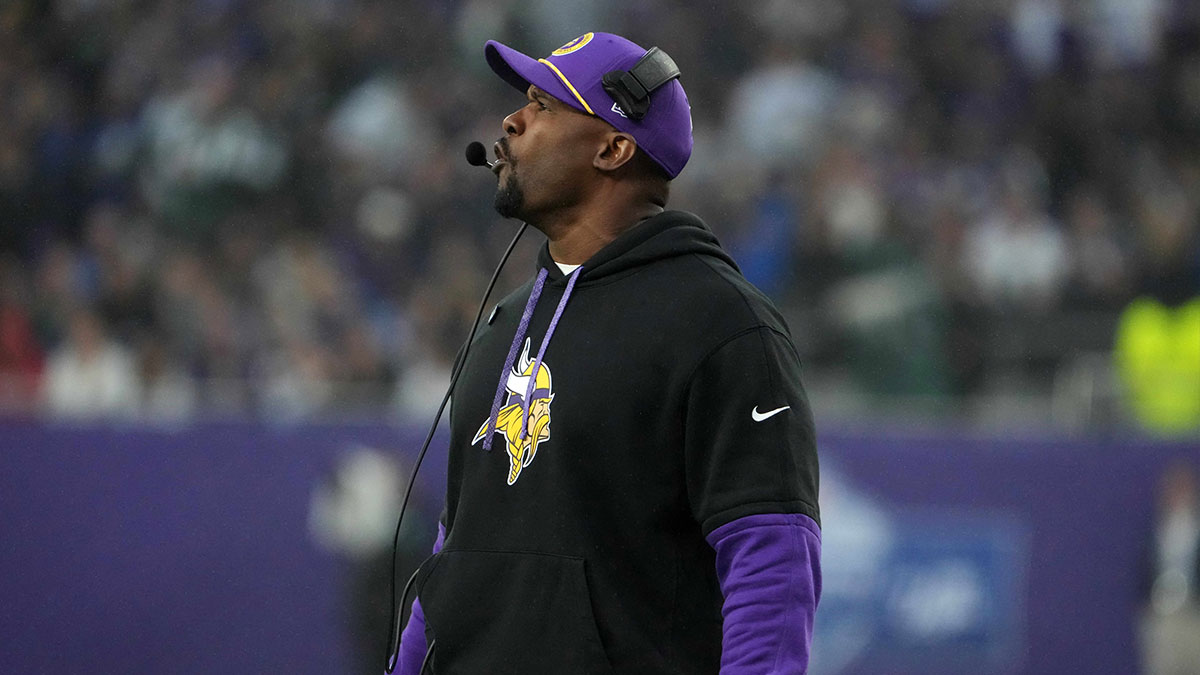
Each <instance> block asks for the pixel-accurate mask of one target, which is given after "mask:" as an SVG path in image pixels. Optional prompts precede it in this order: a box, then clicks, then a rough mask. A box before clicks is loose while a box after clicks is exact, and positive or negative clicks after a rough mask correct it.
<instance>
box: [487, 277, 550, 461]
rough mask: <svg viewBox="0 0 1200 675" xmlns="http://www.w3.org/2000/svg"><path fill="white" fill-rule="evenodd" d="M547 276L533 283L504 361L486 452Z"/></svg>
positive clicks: (489, 446) (490, 417)
mask: <svg viewBox="0 0 1200 675" xmlns="http://www.w3.org/2000/svg"><path fill="white" fill-rule="evenodd" d="M547 274H548V273H547V272H546V270H545V268H543V269H542V270H541V271H539V272H538V275H537V280H536V281H534V282H533V290H532V291H530V292H529V301H528V302H526V303H525V311H524V312H523V313H522V314H521V323H519V324H517V334H516V335H515V336H513V343H512V346H511V347H509V348H508V357H507V358H505V359H504V370H502V371H500V384H499V385H498V386H497V387H496V396H495V397H493V398H492V413H491V415H489V416H488V427H487V434H486V435H485V436H484V437H483V449H484V450H488V451H491V449H492V435H493V434H494V433H495V432H496V419H497V418H498V417H499V416H500V399H501V398H503V397H504V385H505V384H507V383H508V371H509V370H511V369H512V366H513V361H516V360H517V350H518V349H520V346H521V339H522V338H524V337H525V331H526V330H528V329H529V319H530V318H531V317H532V316H533V308H534V307H536V306H537V301H538V298H539V297H541V295H542V286H544V285H545V283H546V275H547Z"/></svg>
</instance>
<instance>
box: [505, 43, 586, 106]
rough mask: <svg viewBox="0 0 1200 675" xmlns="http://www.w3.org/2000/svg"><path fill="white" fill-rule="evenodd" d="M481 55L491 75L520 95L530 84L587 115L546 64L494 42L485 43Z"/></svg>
mask: <svg viewBox="0 0 1200 675" xmlns="http://www.w3.org/2000/svg"><path fill="white" fill-rule="evenodd" d="M483 54H484V57H485V58H487V64H488V66H489V67H490V68H491V69H492V71H494V72H495V73H496V74H497V75H499V76H500V79H502V80H504V81H505V82H507V83H509V84H510V85H512V86H513V88H515V89H517V90H518V91H520V92H521V93H525V91H526V90H528V89H529V85H531V84H532V85H534V86H535V87H537V88H538V89H541V90H542V91H544V92H546V93H547V94H550V95H551V96H553V97H554V98H556V99H558V100H560V101H562V102H563V103H566V104H567V105H569V106H571V107H573V108H576V109H577V110H580V111H583V112H587V111H586V110H584V108H583V106H582V105H581V104H580V103H579V101H578V100H577V99H576V98H575V95H574V94H572V93H571V91H570V90H569V89H567V87H566V85H564V84H563V83H562V80H560V79H559V78H558V76H557V75H555V74H554V71H552V70H551V69H550V67H549V66H547V65H546V64H544V63H541V62H540V61H538V60H537V59H535V58H532V57H529V56H526V55H524V54H522V53H521V52H519V51H517V50H515V49H513V48H512V47H509V46H508V45H504V44H501V43H499V42H496V41H495V40H488V41H487V45H485V46H484V48H483Z"/></svg>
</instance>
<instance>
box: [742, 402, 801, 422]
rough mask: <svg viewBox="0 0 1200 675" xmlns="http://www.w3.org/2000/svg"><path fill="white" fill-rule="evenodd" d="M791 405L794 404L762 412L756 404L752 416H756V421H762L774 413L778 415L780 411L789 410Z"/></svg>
mask: <svg viewBox="0 0 1200 675" xmlns="http://www.w3.org/2000/svg"><path fill="white" fill-rule="evenodd" d="M790 407H792V406H790V405H785V406H783V407H782V408H776V409H774V410H768V411H767V412H764V413H760V412H758V406H754V410H751V411H750V416H751V417H753V418H754V421H755V422H761V421H763V420H765V419H767V418H768V417H771V416H772V415H778V414H779V413H781V412H783V411H784V410H787V409H788V408H790Z"/></svg>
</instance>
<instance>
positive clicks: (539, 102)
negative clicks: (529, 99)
mask: <svg viewBox="0 0 1200 675" xmlns="http://www.w3.org/2000/svg"><path fill="white" fill-rule="evenodd" d="M535 103H537V105H538V107H539V108H541V109H542V110H549V109H550V106H548V105H546V102H545V101H543V100H542V99H540V98H539V99H537V100H536V101H535Z"/></svg>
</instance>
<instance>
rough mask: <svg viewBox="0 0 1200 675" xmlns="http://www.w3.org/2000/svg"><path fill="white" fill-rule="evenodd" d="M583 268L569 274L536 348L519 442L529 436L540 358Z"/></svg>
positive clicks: (548, 344) (526, 389)
mask: <svg viewBox="0 0 1200 675" xmlns="http://www.w3.org/2000/svg"><path fill="white" fill-rule="evenodd" d="M582 269H583V267H582V266H581V267H578V268H576V269H575V271H574V272H572V273H571V278H570V279H569V280H567V288H566V290H564V291H563V296H562V300H559V301H558V307H555V308H554V317H553V318H552V319H550V327H549V328H547V329H546V337H544V338H542V346H541V347H538V354H537V358H536V359H534V361H533V373H532V374H531V375H530V377H529V384H528V385H527V386H526V387H525V409H524V412H523V414H522V415H521V440H525V437H526V436H528V435H529V403H530V401H529V399H530V398H532V397H533V388H534V385H535V383H536V382H537V374H538V369H539V368H541V367H542V356H543V355H545V353H546V347H548V346H550V336H551V335H554V329H555V328H557V327H558V318H559V317H560V316H562V313H563V309H565V308H566V306H567V298H570V297H571V291H572V290H574V288H575V280H576V279H578V278H579V272H580V271H581V270H582Z"/></svg>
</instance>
